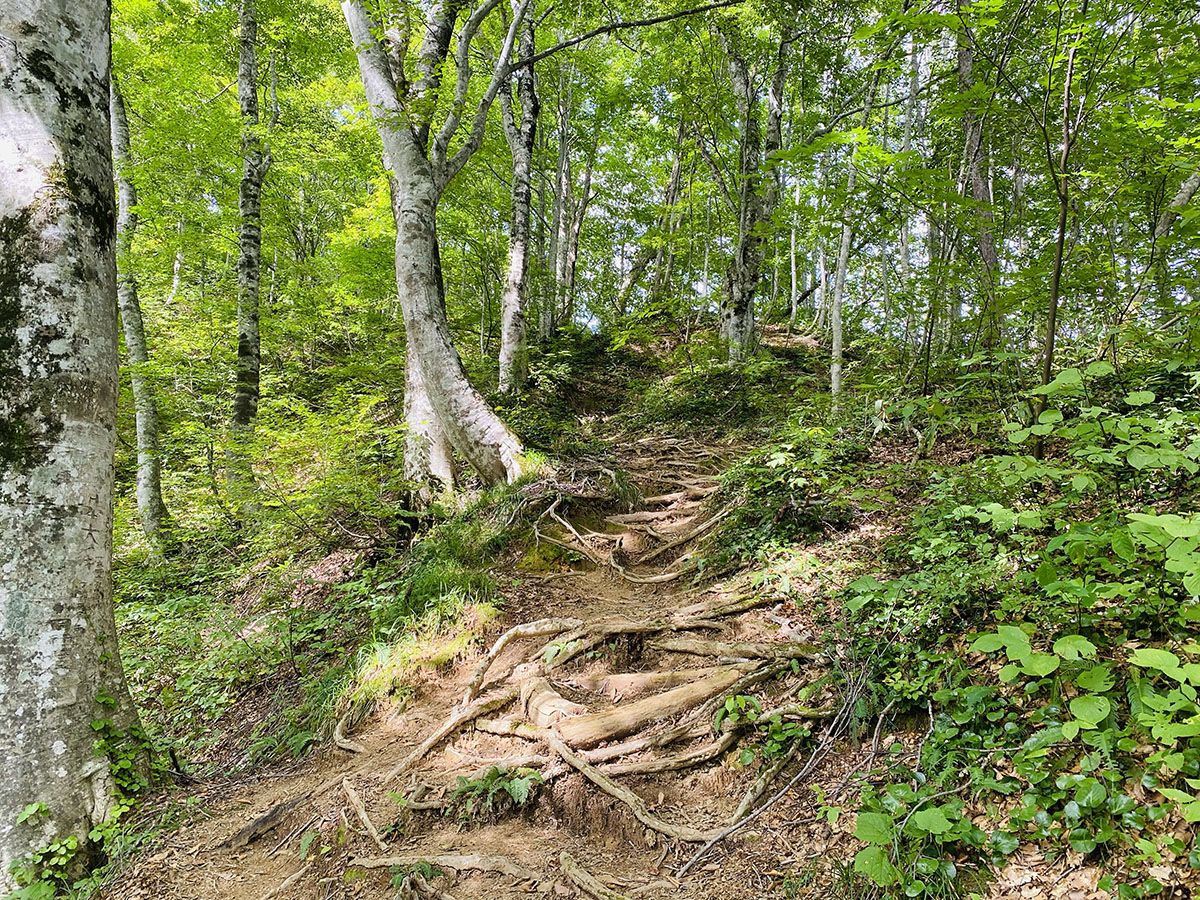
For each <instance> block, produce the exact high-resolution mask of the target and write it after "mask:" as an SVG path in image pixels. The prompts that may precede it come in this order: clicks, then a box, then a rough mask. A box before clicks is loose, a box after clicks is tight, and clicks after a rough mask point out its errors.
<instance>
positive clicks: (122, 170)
mask: <svg viewBox="0 0 1200 900" xmlns="http://www.w3.org/2000/svg"><path fill="white" fill-rule="evenodd" d="M109 107H110V112H111V116H112V147H113V168H114V169H115V171H116V179H117V306H118V308H119V310H120V312H121V326H122V328H123V329H124V332H125V349H126V351H127V352H128V354H129V381H130V384H131V386H132V388H133V406H134V422H135V429H136V432H137V461H138V464H137V507H138V515H139V516H140V518H141V520H142V531H144V532H145V534H146V537H147V538H149V539H150V540H151V541H152V542H154V543H157V542H158V541H159V540H160V538H161V537H162V533H163V531H164V530H165V529H166V527H167V525H168V516H167V506H166V504H165V503H164V502H163V497H162V450H161V447H160V444H159V438H158V404H157V403H155V400H154V389H153V387H152V386H151V384H150V380H149V378H147V376H146V371H145V370H146V366H147V365H148V364H149V362H150V351H149V350H148V348H147V346H146V328H145V323H144V322H143V321H142V306H141V303H140V302H139V301H138V285H137V276H136V275H135V274H134V272H133V259H132V248H133V237H134V232H135V231H136V230H137V212H136V211H135V207H136V206H137V190H136V188H135V187H134V185H133V181H132V180H130V176H129V168H130V166H131V165H132V160H131V158H130V152H129V120H128V117H127V116H126V115H125V100H124V98H123V97H122V96H121V91H120V88H119V87H118V86H117V82H116V80H115V79H114V80H113V81H112V84H111V89H110V93H109ZM176 259H178V257H176ZM176 278H178V269H176Z"/></svg>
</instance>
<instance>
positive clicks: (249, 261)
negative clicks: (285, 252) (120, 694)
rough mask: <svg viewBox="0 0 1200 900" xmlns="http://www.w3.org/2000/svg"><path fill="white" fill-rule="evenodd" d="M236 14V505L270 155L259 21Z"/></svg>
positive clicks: (253, 410)
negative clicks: (264, 134) (262, 123)
mask: <svg viewBox="0 0 1200 900" xmlns="http://www.w3.org/2000/svg"><path fill="white" fill-rule="evenodd" d="M238 19H239V23H240V29H241V33H240V36H239V40H238V88H237V90H238V105H239V107H240V108H241V118H242V180H241V184H240V186H239V189H238V217H239V219H240V220H241V233H240V235H239V238H238V264H237V275H238V302H237V329H238V345H237V369H236V376H235V385H234V395H233V415H232V418H231V420H230V425H231V430H232V438H233V445H234V446H233V450H232V452H231V453H230V459H229V462H230V466H229V479H228V480H229V486H230V490H231V493H232V494H233V495H234V497H233V499H234V501H235V503H237V504H238V505H239V506H240V505H241V504H242V502H243V501H244V500H245V499H246V498H247V495H248V494H249V493H250V492H252V491H253V489H254V471H253V469H252V467H251V463H250V457H249V448H248V447H247V443H248V441H249V439H250V437H251V435H252V434H253V431H254V419H255V417H256V416H257V415H258V400H259V380H260V375H261V370H262V342H261V338H260V335H259V328H258V298H259V292H260V285H261V280H262V186H263V179H265V178H266V175H267V169H269V168H270V166H271V154H270V153H269V152H265V153H264V151H263V146H262V140H261V139H260V138H259V136H258V126H259V114H258V54H257V47H256V45H257V43H258V20H257V19H256V18H255V16H254V0H241V6H240V7H239V13H238Z"/></svg>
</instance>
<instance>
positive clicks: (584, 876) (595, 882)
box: [558, 850, 625, 900]
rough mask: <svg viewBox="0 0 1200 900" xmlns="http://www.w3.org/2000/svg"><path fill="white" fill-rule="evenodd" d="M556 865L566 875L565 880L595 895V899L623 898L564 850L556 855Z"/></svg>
mask: <svg viewBox="0 0 1200 900" xmlns="http://www.w3.org/2000/svg"><path fill="white" fill-rule="evenodd" d="M558 865H559V867H560V868H561V869H562V872H563V875H565V876H566V877H567V881H569V882H571V884H573V885H575V889H576V890H578V891H580V892H582V893H584V894H588V895H589V896H592V897H595V898H596V900H625V897H624V895H622V894H618V893H617V892H616V891H614V890H612V889H611V888H608V887H605V886H604V885H603V884H602V883H601V882H600V880H599V879H597V878H596V877H595V876H594V875H592V874H591V873H590V872H588V871H587V869H585V868H584V867H583V866H581V865H580V864H579V863H578V862H577V861H576V859H575V857H573V856H572V855H571V854H570V853H568V852H567V851H566V850H564V851H562V852H561V853H560V854H559V855H558Z"/></svg>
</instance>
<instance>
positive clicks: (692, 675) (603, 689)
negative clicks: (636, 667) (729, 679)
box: [566, 666, 726, 700]
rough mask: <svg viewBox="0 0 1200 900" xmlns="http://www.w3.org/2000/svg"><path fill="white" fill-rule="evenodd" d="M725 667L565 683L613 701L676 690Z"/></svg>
mask: <svg viewBox="0 0 1200 900" xmlns="http://www.w3.org/2000/svg"><path fill="white" fill-rule="evenodd" d="M724 668H726V667H725V666H709V667H706V668H703V669H672V670H671V671H669V672H620V673H610V674H608V675H578V676H573V677H571V678H568V679H566V683H567V684H569V685H571V686H572V687H576V688H579V689H580V690H584V691H591V692H592V693H594V694H607V695H608V696H609V697H611V698H612V699H613V700H620V699H621V698H623V697H633V696H636V695H638V694H644V693H646V692H647V691H657V690H664V689H666V688H673V687H677V686H679V685H681V684H686V683H687V682H689V681H694V680H696V679H697V678H704V677H705V676H707V675H712V674H713V673H714V672H719V671H721V670H722V669H724Z"/></svg>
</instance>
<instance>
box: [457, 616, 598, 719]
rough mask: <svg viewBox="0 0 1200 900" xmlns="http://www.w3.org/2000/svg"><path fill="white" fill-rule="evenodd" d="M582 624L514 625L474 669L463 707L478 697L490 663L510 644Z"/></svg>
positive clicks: (565, 621)
mask: <svg viewBox="0 0 1200 900" xmlns="http://www.w3.org/2000/svg"><path fill="white" fill-rule="evenodd" d="M582 624H583V623H582V622H581V621H579V620H578V619H538V620H537V621H536V622H526V623H524V624H522V625H514V626H513V627H512V628H510V629H508V631H506V632H504V634H502V635H500V637H499V638H498V639H497V640H496V643H494V644H492V647H491V649H490V650H488V652H487V655H486V656H484V658H483V660H482V661H480V663H479V665H478V666H477V667H476V669H475V674H474V675H472V676H471V681H470V683H469V684H468V685H467V692H466V695H465V696H464V697H463V705H464V706H465V705H466V704H467V703H470V702H471V701H472V700H474V699H475V698H476V697H478V696H479V689H480V688H481V687H482V686H483V680H484V678H485V677H487V673H488V669H490V668H491V667H492V663H494V662H495V661H496V658H497V657H498V656H499V655H500V654H501V653H502V652H503V651H504V648H505V647H507V646H508V645H509V644H510V643H512V642H513V641H516V640H520V639H521V638H527V637H545V636H546V635H555V634H562V633H563V632H565V631H572V630H574V629H576V628H579V627H580V626H581V625H582Z"/></svg>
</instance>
